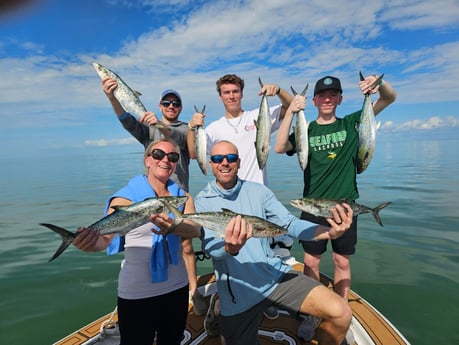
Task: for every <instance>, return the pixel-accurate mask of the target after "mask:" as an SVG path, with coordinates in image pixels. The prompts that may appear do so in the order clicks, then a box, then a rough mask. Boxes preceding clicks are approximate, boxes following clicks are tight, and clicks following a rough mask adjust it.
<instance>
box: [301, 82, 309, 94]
mask: <svg viewBox="0 0 459 345" xmlns="http://www.w3.org/2000/svg"><path fill="white" fill-rule="evenodd" d="M308 87H309V83H307V84H306V86H305V87H304V89H303V91H301V96H306V91H308Z"/></svg>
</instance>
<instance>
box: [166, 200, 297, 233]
mask: <svg viewBox="0 0 459 345" xmlns="http://www.w3.org/2000/svg"><path fill="white" fill-rule="evenodd" d="M168 208H169V210H170V211H171V212H172V213H174V216H175V221H174V224H175V223H179V222H180V221H182V219H190V220H192V221H194V222H195V223H198V224H201V226H203V227H205V228H208V229H210V230H213V231H215V232H217V233H218V234H219V235H221V236H222V237H224V236H225V233H226V226H227V225H228V223H229V221H230V220H231V219H232V218H233V217H236V216H237V215H240V216H241V217H242V218H243V219H244V220H245V221H246V223H247V224H252V237H274V236H278V235H284V234H286V233H287V232H288V231H287V229H284V228H283V227H281V226H279V225H277V224H274V223H272V222H270V221H268V220H266V219H263V218H260V217H257V216H249V215H246V214H241V213H236V212H233V211H231V210H228V209H226V208H222V211H221V212H199V213H187V214H181V213H180V211H179V210H177V209H176V208H175V207H173V206H172V207H171V205H168Z"/></svg>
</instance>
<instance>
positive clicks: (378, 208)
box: [371, 201, 392, 226]
mask: <svg viewBox="0 0 459 345" xmlns="http://www.w3.org/2000/svg"><path fill="white" fill-rule="evenodd" d="M391 203H392V202H391V201H389V202H383V203H382V204H380V205H378V206H376V207H375V208H373V209H372V210H371V213H372V214H373V217H375V219H376V222H377V223H378V224H379V225H381V226H384V225H383V223H382V220H381V217H379V211H381V210H382V209H383V208H384V207H386V206H388V205H389V204H391Z"/></svg>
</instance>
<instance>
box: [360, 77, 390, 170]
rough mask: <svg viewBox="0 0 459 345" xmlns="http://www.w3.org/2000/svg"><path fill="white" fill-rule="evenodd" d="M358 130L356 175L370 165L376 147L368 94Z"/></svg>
mask: <svg viewBox="0 0 459 345" xmlns="http://www.w3.org/2000/svg"><path fill="white" fill-rule="evenodd" d="M383 77H384V74H382V75H381V76H380V77H379V78H378V79H376V80H375V82H374V83H373V84H372V85H371V88H374V87H376V85H378V84H379V82H380V81H381V79H382V78H383ZM364 79H365V78H364V77H363V74H362V72H360V80H364ZM358 128H359V147H358V152H357V174H361V173H362V172H364V171H365V169H366V168H368V166H369V165H370V162H371V159H372V158H373V154H374V152H375V145H376V130H377V125H376V119H375V114H374V112H373V104H372V103H371V98H370V93H369V92H368V93H367V94H365V98H364V100H363V106H362V112H361V115H360V124H359V126H358Z"/></svg>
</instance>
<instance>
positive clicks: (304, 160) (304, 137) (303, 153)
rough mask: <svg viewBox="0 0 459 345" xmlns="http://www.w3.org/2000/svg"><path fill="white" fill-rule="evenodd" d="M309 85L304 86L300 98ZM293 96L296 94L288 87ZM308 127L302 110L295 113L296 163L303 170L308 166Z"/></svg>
mask: <svg viewBox="0 0 459 345" xmlns="http://www.w3.org/2000/svg"><path fill="white" fill-rule="evenodd" d="M308 86H309V84H306V87H305V88H304V89H303V92H301V96H305V95H306V91H307V90H308ZM290 89H291V90H292V93H293V95H294V96H296V95H297V94H298V93H297V92H296V91H295V89H294V88H293V87H290ZM308 127H309V122H307V121H306V117H305V115H304V110H300V111H299V112H297V113H296V124H295V127H294V128H293V130H294V133H295V142H296V154H297V156H298V162H299V163H300V167H301V169H303V170H305V169H306V167H307V166H308V156H309V136H308Z"/></svg>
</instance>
